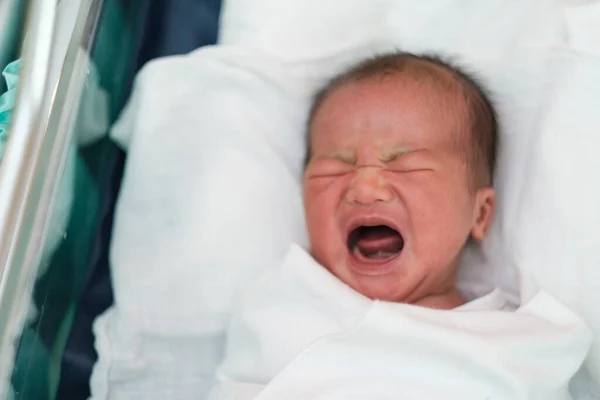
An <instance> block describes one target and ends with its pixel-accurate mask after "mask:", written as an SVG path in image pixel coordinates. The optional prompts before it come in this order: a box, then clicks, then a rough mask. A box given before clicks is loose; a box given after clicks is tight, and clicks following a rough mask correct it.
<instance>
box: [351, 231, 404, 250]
mask: <svg viewBox="0 0 600 400" xmlns="http://www.w3.org/2000/svg"><path fill="white" fill-rule="evenodd" d="M356 245H357V247H358V250H360V252H361V253H362V254H363V255H365V256H367V257H371V256H390V255H393V254H396V253H398V252H400V251H401V250H402V247H403V246H404V241H403V240H402V237H401V236H400V235H399V234H398V232H396V231H395V230H393V229H392V228H388V227H387V226H373V227H367V228H363V229H362V232H361V234H360V237H359V238H358V242H357V244H356Z"/></svg>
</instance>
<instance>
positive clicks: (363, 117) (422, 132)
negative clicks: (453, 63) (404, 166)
mask: <svg viewBox="0 0 600 400" xmlns="http://www.w3.org/2000/svg"><path fill="white" fill-rule="evenodd" d="M444 72H445V71H443V70H442V71H441V72H440V71H435V70H433V71H429V70H428V71H427V72H423V71H422V69H417V70H414V71H413V70H408V71H402V72H399V73H390V74H383V75H377V76H373V77H368V78H365V79H359V80H354V81H350V82H345V83H343V84H342V85H340V86H338V87H335V88H333V90H332V91H331V92H329V93H328V95H327V97H326V98H325V99H324V100H323V101H322V103H321V104H320V106H319V108H318V109H317V110H316V111H315V113H314V116H313V120H312V121H311V122H310V125H309V135H310V137H309V140H310V141H311V143H310V145H311V148H312V149H313V150H314V149H315V147H321V146H327V147H330V146H334V145H341V146H346V145H350V142H354V144H355V145H358V144H359V143H356V142H357V141H360V140H374V141H377V142H378V143H379V146H382V143H390V145H393V146H400V147H411V146H413V147H423V146H434V147H445V148H448V149H450V148H452V149H453V148H456V146H457V145H458V146H460V147H461V148H462V147H463V142H464V138H465V131H466V130H467V129H468V126H469V124H468V106H467V103H466V100H465V97H464V95H463V92H462V88H461V87H460V83H459V82H458V81H456V80H455V79H454V78H453V77H452V75H451V74H449V73H448V74H446V75H444V74H443V73H444Z"/></svg>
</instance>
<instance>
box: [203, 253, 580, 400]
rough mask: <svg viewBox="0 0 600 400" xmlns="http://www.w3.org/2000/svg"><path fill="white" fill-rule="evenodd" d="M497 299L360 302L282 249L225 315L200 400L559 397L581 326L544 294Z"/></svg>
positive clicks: (301, 256)
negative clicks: (215, 366) (215, 364)
mask: <svg viewBox="0 0 600 400" xmlns="http://www.w3.org/2000/svg"><path fill="white" fill-rule="evenodd" d="M500 298H501V297H500V296H499V292H493V293H491V294H490V295H489V296H486V297H485V298H483V299H479V300H476V301H474V302H472V303H470V304H469V303H467V305H466V306H463V307H459V308H457V309H455V310H451V311H441V310H433V309H428V308H423V307H417V306H412V305H406V304H396V303H386V302H382V301H371V300H369V299H367V298H365V297H363V296H362V295H360V294H359V293H356V292H354V291H353V290H352V289H351V288H349V287H347V286H345V285H344V284H343V283H341V282H340V281H339V280H338V279H337V278H335V277H334V276H333V275H331V274H330V273H329V272H328V271H327V270H325V269H324V268H323V267H321V266H320V265H319V264H317V263H316V262H315V261H314V260H313V259H312V258H311V257H310V255H308V254H307V253H306V252H305V251H304V250H302V249H301V248H299V247H298V246H293V247H292V248H291V250H290V252H289V253H288V255H287V257H286V261H285V263H284V264H283V266H282V268H280V269H278V270H277V271H273V272H271V273H269V275H267V276H266V277H265V278H264V279H263V280H261V282H260V283H259V284H258V285H257V286H256V287H254V288H252V289H251V290H250V291H249V292H248V293H247V295H246V298H245V299H244V301H243V302H242V304H241V306H240V308H239V309H238V310H237V312H235V313H234V316H233V319H232V322H231V325H230V328H229V335H228V342H227V346H226V355H225V359H224V361H223V363H222V364H221V367H220V368H219V371H218V375H217V380H218V383H217V386H216V387H215V388H214V389H213V391H212V393H211V396H210V399H211V400H217V399H218V400H225V399H227V400H233V399H236V400H237V399H240V400H241V399H253V398H256V399H260V400H267V399H317V398H318V399H327V400H332V399H365V398H368V399H392V398H394V399H441V398H446V399H494V400H496V399H511V400H516V399H543V400H551V399H570V395H569V393H568V385H569V381H570V379H571V378H572V376H573V375H574V374H575V373H576V371H577V370H578V368H579V367H580V366H581V364H582V363H583V361H584V358H585V356H586V354H587V352H588V350H589V348H590V342H591V334H590V331H589V329H588V328H587V326H586V325H585V324H584V323H583V322H582V321H581V320H580V319H579V318H578V317H576V316H575V315H574V314H572V313H571V312H570V311H569V310H568V309H567V308H566V307H565V306H563V305H562V304H560V303H559V302H558V301H556V300H554V299H553V298H552V297H551V296H550V295H548V294H547V293H545V292H540V293H539V294H538V295H537V296H535V297H534V298H533V299H532V300H531V301H530V302H528V303H527V304H525V305H523V306H522V307H521V308H519V309H518V310H517V311H515V312H509V311H498V308H503V307H504V305H503V302H502V301H499V299H500ZM482 305H483V306H482ZM486 308H487V309H486ZM489 308H492V309H491V310H490V309H489Z"/></svg>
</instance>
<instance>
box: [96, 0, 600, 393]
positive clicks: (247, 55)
mask: <svg viewBox="0 0 600 400" xmlns="http://www.w3.org/2000/svg"><path fill="white" fill-rule="evenodd" d="M591 6H595V4H593V3H592V5H591ZM591 6H590V7H591ZM569 7H570V6H569ZM579 7H584V6H579ZM565 15H566V12H565V9H564V6H563V4H562V3H561V2H558V1H549V0H519V1H509V0H481V1H479V2H464V1H462V0H420V1H419V2H415V1H413V0H402V1H401V0H396V1H393V2H390V1H386V0H304V1H301V2H298V1H289V2H283V1H281V0H260V1H259V0H252V1H250V0H231V1H228V2H225V4H224V14H223V16H222V23H221V36H220V38H221V41H222V45H221V46H216V47H215V48H205V49H202V50H200V51H198V52H195V53H192V54H191V55H189V56H185V57H173V58H169V59H165V60H161V61H156V62H153V63H151V64H150V65H149V66H147V67H146V68H145V69H144V71H143V72H142V73H141V74H140V75H139V76H138V79H137V83H136V86H135V90H134V93H133V96H132V100H131V101H130V103H129V105H128V107H127V109H126V110H125V112H124V114H123V116H122V118H121V120H120V122H119V124H117V126H116V127H115V129H114V130H113V137H114V138H115V139H116V140H118V141H119V142H120V143H122V144H123V145H124V146H127V147H128V148H129V157H128V163H127V170H126V175H125V179H124V182H123V187H122V192H121V196H120V199H119V204H118V209H117V214H116V219H115V227H114V236H113V245H112V246H113V247H112V253H111V267H112V274H113V283H114V291H115V306H114V307H113V308H111V310H109V311H108V312H107V313H106V314H105V315H104V316H102V317H101V318H99V320H98V321H97V323H96V326H95V331H96V335H97V348H98V353H99V362H98V364H97V366H96V368H95V371H94V376H93V381H92V391H93V395H94V398H106V397H107V396H108V393H109V391H110V395H111V398H124V399H125V398H137V397H140V396H141V397H143V398H157V399H161V398H166V397H169V398H179V399H186V398H201V397H202V393H206V390H207V385H208V384H209V381H210V377H211V374H212V373H213V371H214V366H215V365H216V363H218V359H219V352H220V349H221V348H220V346H221V345H222V338H223V334H224V329H225V326H226V323H227V320H228V318H229V314H230V312H231V308H232V307H233V304H234V303H235V300H236V298H237V296H238V295H239V293H240V291H241V290H242V289H243V288H244V287H245V286H246V285H247V284H248V283H249V282H252V281H253V280H254V278H255V277H256V276H257V275H258V274H260V273H261V271H263V270H265V269H267V268H273V267H274V266H276V265H277V264H278V263H279V262H280V260H281V257H282V256H283V254H284V253H285V251H286V250H287V246H288V243H289V242H290V241H298V242H300V244H301V245H306V237H305V236H306V233H305V228H304V223H303V215H302V205H301V196H300V185H299V183H300V175H301V163H302V159H303V157H304V140H305V139H304V124H305V113H306V110H307V107H308V105H309V98H310V94H311V93H312V92H313V91H314V90H315V89H316V87H317V86H318V85H320V84H321V83H322V82H323V81H324V80H325V79H327V77H329V76H331V75H333V74H334V73H336V72H337V71H339V70H340V69H341V68H342V67H343V66H345V65H348V64H349V63H351V62H354V61H356V60H357V59H359V58H362V57H363V56H365V55H367V54H371V53H373V52H374V51H375V50H382V49H389V48H395V47H399V48H402V49H406V50H413V51H420V50H428V51H432V50H440V51H445V52H451V53H454V54H458V55H462V58H463V59H464V62H465V63H466V64H468V65H470V66H472V69H473V70H475V71H476V72H478V73H479V74H480V75H482V76H483V77H484V78H485V80H486V82H487V83H488V85H489V86H490V87H491V88H492V90H493V91H494V92H495V93H496V95H495V99H496V103H497V105H498V110H499V113H500V115H501V120H502V121H501V122H502V128H503V130H502V137H501V147H500V152H499V165H498V171H497V174H496V187H497V189H498V200H499V205H500V209H499V215H498V219H497V221H496V224H495V225H494V227H493V231H492V232H491V235H490V238H489V240H488V241H486V243H485V246H484V247H483V251H479V250H477V249H470V251H468V252H467V253H466V258H465V260H466V265H465V269H464V271H463V276H462V277H461V287H463V289H465V290H468V291H472V292H473V295H477V294H479V293H482V292H484V291H486V290H487V289H488V288H489V287H490V286H492V285H499V286H501V287H502V288H504V289H505V290H507V291H509V292H511V293H512V294H513V297H514V301H518V300H519V299H518V290H517V289H518V287H517V283H516V278H517V276H523V277H529V276H531V278H529V279H522V280H521V281H522V282H523V284H522V287H523V291H524V293H525V294H526V296H529V293H532V292H533V291H534V290H535V289H536V288H537V287H547V288H548V289H549V291H550V292H552V293H554V294H555V295H556V296H557V297H558V298H559V299H561V300H563V301H565V302H566V303H567V304H569V305H571V306H572V307H574V309H575V311H577V312H580V313H581V314H582V315H583V316H584V317H585V318H586V319H587V320H588V322H590V323H591V324H592V325H594V324H597V322H598V320H597V319H598V318H599V316H598V315H593V314H591V307H592V305H593V304H594V303H595V302H592V300H590V299H592V298H593V296H596V297H597V296H598V295H595V293H594V292H593V291H592V290H590V289H585V290H580V288H579V287H577V288H576V287H573V286H569V285H565V286H564V287H560V288H557V287H556V286H557V285H556V283H557V282H561V280H560V274H561V271H564V270H565V269H564V268H561V265H559V263H557V260H558V258H557V257H556V255H555V254H550V253H542V251H543V250H544V249H546V247H544V248H542V247H540V246H539V243H537V242H536V241H535V240H534V239H535V238H536V237H539V238H549V239H548V240H550V242H548V243H546V246H547V247H552V248H556V249H560V251H561V257H562V258H564V259H567V258H568V259H569V260H574V262H572V263H571V264H570V265H569V268H571V267H572V268H574V269H575V270H576V271H579V272H578V275H581V276H586V277H588V279H591V277H592V274H593V273H595V272H594V269H595V265H593V262H594V258H593V256H588V254H587V253H586V252H579V253H574V252H573V249H574V248H575V247H581V248H584V246H579V242H578V243H577V244H575V245H574V246H572V247H571V248H568V247H566V246H564V247H562V243H557V242H556V236H559V235H555V236H552V235H551V232H543V233H540V230H546V229H547V226H546V225H542V224H541V223H540V221H542V220H543V219H542V217H544V218H546V220H547V219H549V218H556V219H564V220H565V221H563V222H562V223H561V225H562V226H565V227H567V228H568V229H569V231H568V232H569V234H570V235H575V236H577V237H583V238H588V239H589V240H590V243H591V240H592V238H593V237H594V236H593V232H590V230H591V229H590V227H589V226H585V225H583V224H579V225H576V224H573V223H570V222H569V221H571V218H572V215H571V214H572V213H573V212H575V211H574V208H575V209H576V206H577V205H574V204H573V199H572V197H573V196H563V197H562V198H561V197H555V198H554V200H555V201H556V202H555V205H556V207H555V208H553V209H552V210H553V214H546V213H545V210H546V209H547V208H545V207H544V206H543V205H540V203H541V202H542V201H547V200H548V198H549V196H556V191H555V190H554V187H553V186H551V185H549V184H547V183H546V184H544V183H540V184H533V183H532V179H538V178H537V177H538V176H540V171H541V170H542V169H543V168H545V163H546V162H547V160H553V159H558V155H556V154H554V153H555V152H556V149H557V148H556V147H554V146H549V145H545V146H542V145H541V144H542V143H544V142H545V140H546V130H545V126H546V125H547V124H550V123H551V120H550V119H549V116H548V115H546V114H545V112H547V110H550V109H551V107H553V108H561V107H563V105H561V103H560V102H561V101H562V100H561V96H562V95H563V93H562V91H559V90H557V89H560V88H559V86H556V85H559V84H560V85H562V84H563V83H565V84H566V83H569V82H572V83H573V86H572V87H573V88H579V90H584V89H585V88H582V87H581V86H579V85H580V83H578V81H577V76H575V75H573V74H578V73H580V72H581V71H582V70H586V71H587V72H586V73H587V74H588V76H590V78H591V69H592V67H589V70H587V69H585V68H583V66H584V65H587V63H590V64H594V63H596V62H597V61H595V60H594V59H593V57H591V56H590V55H587V56H586V55H583V54H582V55H580V56H579V58H578V57H570V56H569V57H570V58H569V57H568V58H569V59H570V61H569V63H571V64H568V63H565V62H564V61H562V60H563V58H561V56H560V55H561V54H568V48H567V46H568V45H570V46H573V44H572V43H571V44H569V42H568V40H570V39H572V38H573V37H572V36H571V35H569V32H570V31H569V29H570V28H569V26H568V24H567V22H566V21H568V18H566V17H565ZM579 37H586V35H584V34H582V35H580V36H579ZM588 47H589V46H588ZM570 66H572V67H570ZM581 73H582V72H581ZM558 77H561V80H557V78H558ZM561 87H562V86H561ZM560 90H562V89H560ZM570 93H572V94H571V95H569V94H568V93H565V96H567V97H566V98H570V99H573V103H572V104H577V108H578V110H579V112H578V113H577V114H576V115H575V114H571V113H570V112H569V111H568V110H567V109H564V110H566V111H565V112H562V113H561V114H560V117H556V118H558V120H559V121H560V123H561V124H563V125H564V124H569V125H570V126H572V127H573V129H578V131H577V134H576V135H575V136H574V137H577V138H583V137H585V138H586V139H587V140H589V143H594V142H593V141H594V140H595V137H594V135H593V131H592V130H590V128H589V127H593V128H594V129H597V128H596V127H597V125H595V126H594V125H592V124H591V122H592V121H593V118H595V116H594V115H593V113H591V115H590V113H589V110H593V109H594V107H596V108H597V107H598V104H597V103H595V102H597V101H598V100H595V99H593V98H586V99H579V98H578V96H577V92H576V91H575V92H574V91H571V92H570ZM590 93H592V92H590ZM563 100H564V99H563ZM575 102H577V103H575ZM580 102H582V103H585V104H579V103H580ZM571 117H572V118H571ZM587 121H590V122H589V123H588V122H587ZM588 132H589V133H588ZM569 134H571V132H569ZM569 137H570V136H569ZM569 137H567V136H563V138H562V140H561V141H560V142H559V143H560V146H561V148H559V150H561V152H563V153H561V155H564V154H566V153H564V152H566V151H568V149H574V150H579V145H580V144H579V143H580V142H579V141H580V140H581V139H577V141H570V140H569V139H568V138H569ZM596 140H598V139H596ZM575 145H577V147H574V146H575ZM593 148H594V147H593V144H592V145H590V146H589V150H586V152H585V153H584V155H585V157H582V158H581V159H574V160H571V162H574V163H575V164H574V165H582V164H581V163H584V162H585V163H587V164H585V165H586V166H589V167H590V168H591V166H592V165H591V164H593V162H594V161H593V159H592V158H591V157H587V154H588V153H587V152H590V151H592V150H591V149H593ZM546 150H548V151H549V153H547V154H546V153H544V151H546ZM542 155H543V156H542ZM599 163H600V161H599ZM588 164H589V165H588ZM598 167H600V165H599V166H598ZM585 173H586V172H585V171H582V174H583V175H581V176H588V177H591V175H585ZM556 182H559V181H556ZM590 182H591V181H590ZM586 194H587V195H589V196H590V197H589V199H588V200H586V204H587V202H588V201H589V204H594V202H596V203H597V202H598V201H599V200H600V196H599V195H598V194H596V193H594V192H593V191H590V190H589V189H588V190H587V191H586ZM563 195H564V194H563ZM563 200H564V201H563ZM542 211H544V213H542ZM588 211H589V213H590V214H589V217H590V220H591V218H592V214H593V216H595V217H597V216H598V215H599V213H600V211H598V210H595V209H593V208H589V210H588ZM538 212H539V217H538V216H536V215H534V214H535V213H538ZM570 213H571V214H570ZM522 226H525V227H527V229H525V228H523V229H521V227H522ZM536 235H537V236H536ZM224 238H229V240H230V241H228V242H225V239H224ZM231 243H235V246H232V245H231ZM584 250H586V251H587V249H586V248H584ZM544 262H545V263H544ZM542 265H544V266H547V267H546V269H545V270H544V271H543V273H544V279H540V278H539V275H540V272H539V271H541V267H540V266H542ZM557 277H558V278H557ZM547 282H550V283H554V284H555V285H554V286H552V285H550V284H549V283H547ZM583 283H584V284H585V283H586V282H583ZM550 286H552V287H550ZM573 299H581V304H579V305H578V302H577V301H575V300H573ZM598 300H600V299H598ZM584 305H585V307H584ZM586 307H587V308H586ZM594 318H596V320H595V319H594ZM594 326H597V325H594ZM184 342H185V346H184V345H180V344H181V343H184ZM211 346H212V347H211ZM597 347H598V346H597V345H596V348H597ZM208 348H212V349H213V350H212V352H211V351H208V350H207V349H208ZM594 351H597V350H594ZM208 353H209V354H208ZM207 354H208V355H207ZM595 357H597V355H595ZM590 365H591V366H592V367H593V368H592V370H594V371H596V372H594V373H595V374H596V376H598V374H597V370H596V369H595V367H594V366H595V365H597V364H595V362H594V361H593V360H591V362H590Z"/></svg>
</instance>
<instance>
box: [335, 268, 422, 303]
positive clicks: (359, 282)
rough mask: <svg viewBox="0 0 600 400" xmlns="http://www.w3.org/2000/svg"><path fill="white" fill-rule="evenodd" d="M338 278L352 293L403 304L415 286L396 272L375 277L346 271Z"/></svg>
mask: <svg viewBox="0 0 600 400" xmlns="http://www.w3.org/2000/svg"><path fill="white" fill-rule="evenodd" d="M395 272H396V273H395ZM338 278H340V279H341V280H342V281H343V282H344V283H345V284H346V285H348V286H350V287H351V288H352V289H353V290H354V291H356V292H358V293H360V294H362V295H363V296H365V297H367V298H369V299H371V300H381V301H388V302H395V303H404V302H407V300H410V299H409V298H408V296H409V295H410V293H411V292H412V289H413V288H414V286H415V285H414V284H412V282H411V280H410V279H409V278H408V277H406V276H400V274H398V273H397V271H390V272H389V273H387V274H380V275H375V276H369V275H359V274H355V273H352V271H346V273H345V274H339V275H338Z"/></svg>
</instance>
